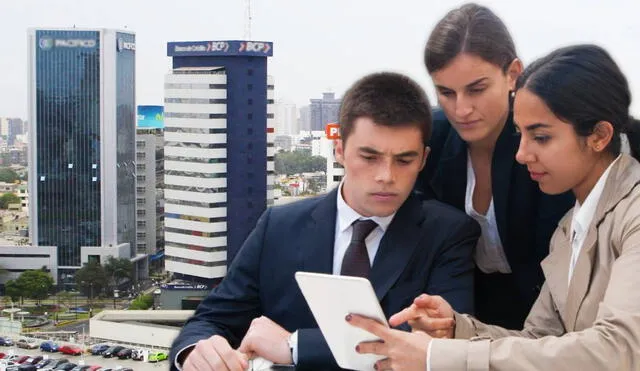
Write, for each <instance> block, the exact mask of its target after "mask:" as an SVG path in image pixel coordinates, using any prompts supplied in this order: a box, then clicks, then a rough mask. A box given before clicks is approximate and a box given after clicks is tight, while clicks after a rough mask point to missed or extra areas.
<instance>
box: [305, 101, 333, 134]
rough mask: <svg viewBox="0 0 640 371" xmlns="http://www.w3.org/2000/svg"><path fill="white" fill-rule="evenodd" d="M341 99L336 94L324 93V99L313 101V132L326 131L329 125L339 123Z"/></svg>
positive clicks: (311, 111) (311, 108)
mask: <svg viewBox="0 0 640 371" xmlns="http://www.w3.org/2000/svg"><path fill="white" fill-rule="evenodd" d="M340 102H341V101H340V99H336V97H335V94H334V93H322V99H311V106H310V108H309V110H310V116H311V127H310V130H311V131H324V128H325V126H326V125H327V124H329V123H332V122H338V114H339V111H340Z"/></svg>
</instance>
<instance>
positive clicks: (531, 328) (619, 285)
mask: <svg viewBox="0 0 640 371" xmlns="http://www.w3.org/2000/svg"><path fill="white" fill-rule="evenodd" d="M572 215H573V211H572V210H570V211H569V212H568V213H567V214H566V215H565V216H564V218H563V219H562V220H561V221H560V223H559V226H558V228H557V229H556V231H555V233H554V234H553V237H552V238H551V243H550V250H551V252H550V253H549V256H547V258H546V259H545V260H543V261H542V269H543V271H544V275H545V278H546V282H545V284H544V285H543V287H542V290H541V292H540V295H539V296H538V299H537V301H536V302H535V304H534V306H533V308H532V309H531V312H530V313H529V316H528V317H527V320H526V322H525V326H524V329H523V330H522V331H510V330H506V329H503V328H501V327H497V326H489V325H486V324H484V323H482V322H480V321H478V320H476V319H474V318H472V317H471V316H468V315H461V314H457V313H456V315H455V317H456V332H455V337H456V340H433V343H432V345H431V355H430V357H431V370H432V371H463V370H474V371H481V370H492V371H512V370H523V371H534V370H536V371H564V370H566V371H576V370H577V371H603V370H620V371H622V370H624V371H629V370H633V371H637V370H640V163H638V162H637V161H636V160H635V159H633V158H632V157H630V156H629V155H624V154H623V155H622V157H621V158H620V159H619V160H618V161H617V162H616V163H615V164H614V165H613V167H612V168H611V172H610V173H609V178H608V179H607V181H606V183H605V187H604V190H603V192H602V196H601V198H600V201H599V202H598V207H597V209H596V213H595V215H594V218H593V221H592V222H591V225H590V226H589V230H588V232H587V236H586V239H585V242H584V245H583V246H582V250H581V251H580V255H579V256H578V261H577V263H576V266H575V270H574V273H573V277H572V279H571V284H570V286H569V287H567V281H568V270H569V260H570V258H571V243H570V236H569V233H570V228H571V218H572ZM458 339H468V340H458Z"/></svg>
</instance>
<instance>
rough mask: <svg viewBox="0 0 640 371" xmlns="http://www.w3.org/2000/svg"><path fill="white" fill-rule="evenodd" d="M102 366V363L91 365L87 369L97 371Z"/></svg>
mask: <svg viewBox="0 0 640 371" xmlns="http://www.w3.org/2000/svg"><path fill="white" fill-rule="evenodd" d="M101 368H102V366H100V365H93V366H91V367H89V368H88V369H87V370H89V371H97V370H99V369H101Z"/></svg>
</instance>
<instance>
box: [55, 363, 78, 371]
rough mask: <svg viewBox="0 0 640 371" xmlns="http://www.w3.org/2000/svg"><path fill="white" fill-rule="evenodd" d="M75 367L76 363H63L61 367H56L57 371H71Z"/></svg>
mask: <svg viewBox="0 0 640 371" xmlns="http://www.w3.org/2000/svg"><path fill="white" fill-rule="evenodd" d="M74 367H76V364H75V363H70V362H67V363H63V364H61V365H60V366H58V367H56V370H61V371H71V370H72V369H73V368H74Z"/></svg>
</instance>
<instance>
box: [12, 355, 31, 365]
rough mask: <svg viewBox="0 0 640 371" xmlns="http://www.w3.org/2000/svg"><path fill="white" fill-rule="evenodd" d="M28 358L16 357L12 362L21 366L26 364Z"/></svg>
mask: <svg viewBox="0 0 640 371" xmlns="http://www.w3.org/2000/svg"><path fill="white" fill-rule="evenodd" d="M29 358H30V356H20V357H18V358H17V359H16V360H15V361H14V362H15V363H18V364H23V363H25V362H26V360H27V359H29Z"/></svg>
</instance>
